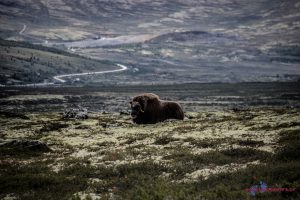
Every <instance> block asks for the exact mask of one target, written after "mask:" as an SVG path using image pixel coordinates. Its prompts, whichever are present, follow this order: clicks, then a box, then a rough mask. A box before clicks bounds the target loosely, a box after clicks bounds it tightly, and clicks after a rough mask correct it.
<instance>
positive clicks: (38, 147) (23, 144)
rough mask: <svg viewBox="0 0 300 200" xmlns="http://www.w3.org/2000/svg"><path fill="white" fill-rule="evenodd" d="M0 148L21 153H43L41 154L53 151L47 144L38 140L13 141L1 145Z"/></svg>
mask: <svg viewBox="0 0 300 200" xmlns="http://www.w3.org/2000/svg"><path fill="white" fill-rule="evenodd" d="M0 147H5V148H9V149H15V150H21V151H22V150H28V151H41V152H48V151H51V149H50V148H49V147H48V146H47V145H46V144H45V143H43V142H40V141H36V140H12V141H9V142H5V143H3V144H1V145H0Z"/></svg>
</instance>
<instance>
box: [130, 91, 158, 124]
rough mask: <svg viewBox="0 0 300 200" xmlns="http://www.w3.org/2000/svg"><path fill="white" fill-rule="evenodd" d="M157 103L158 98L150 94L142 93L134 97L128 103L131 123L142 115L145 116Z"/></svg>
mask: <svg viewBox="0 0 300 200" xmlns="http://www.w3.org/2000/svg"><path fill="white" fill-rule="evenodd" d="M158 101H159V97H158V96H157V95H155V94H152V93H144V94H142V95H138V96H136V97H134V98H133V99H132V101H131V102H130V104H131V117H132V119H133V121H135V120H136V119H141V118H143V116H144V115H147V113H148V112H149V109H151V108H152V107H153V105H155V104H156V103H157V102H158ZM137 121H138V120H137Z"/></svg>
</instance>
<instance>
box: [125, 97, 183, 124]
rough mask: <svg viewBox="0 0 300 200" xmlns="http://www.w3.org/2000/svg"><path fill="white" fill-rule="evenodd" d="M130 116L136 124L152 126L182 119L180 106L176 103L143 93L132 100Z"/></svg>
mask: <svg viewBox="0 0 300 200" xmlns="http://www.w3.org/2000/svg"><path fill="white" fill-rule="evenodd" d="M130 104H131V116H132V120H133V122H135V123H137V124H154V123H157V122H162V121H164V120H166V119H181V120H182V119H183V118H184V114H183V111H182V109H181V106H180V105H179V104H178V103H176V102H171V101H163V100H160V99H159V97H158V96H157V95H156V94H153V93H144V94H140V95H138V96H136V97H134V98H133V99H132V101H131V102H130Z"/></svg>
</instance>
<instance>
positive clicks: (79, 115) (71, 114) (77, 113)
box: [63, 107, 88, 119]
mask: <svg viewBox="0 0 300 200" xmlns="http://www.w3.org/2000/svg"><path fill="white" fill-rule="evenodd" d="M63 118H64V119H72V118H74V119H87V118H88V111H87V109H86V108H82V107H78V108H69V109H66V110H65V111H64V113H63Z"/></svg>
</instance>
